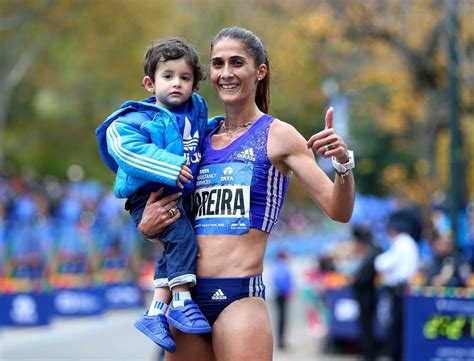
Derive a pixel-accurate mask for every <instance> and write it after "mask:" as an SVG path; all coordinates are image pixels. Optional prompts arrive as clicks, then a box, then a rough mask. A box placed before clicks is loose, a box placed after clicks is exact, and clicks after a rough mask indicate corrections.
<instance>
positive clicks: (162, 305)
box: [148, 286, 171, 316]
mask: <svg viewBox="0 0 474 361" xmlns="http://www.w3.org/2000/svg"><path fill="white" fill-rule="evenodd" d="M170 302H171V292H170V289H169V287H168V286H165V287H157V288H155V291H154V292H153V299H152V300H151V304H150V307H149V308H148V316H155V315H158V314H160V313H163V314H166V311H167V310H168V305H169V303H170Z"/></svg>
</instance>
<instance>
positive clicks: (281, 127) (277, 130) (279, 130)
mask: <svg viewBox="0 0 474 361" xmlns="http://www.w3.org/2000/svg"><path fill="white" fill-rule="evenodd" d="M270 132H271V133H273V135H274V136H277V137H280V136H282V135H286V136H288V135H290V134H299V133H298V131H297V130H296V128H295V127H294V126H293V125H291V124H290V123H288V122H285V121H283V120H280V119H278V118H273V121H272V123H271V124H270Z"/></svg>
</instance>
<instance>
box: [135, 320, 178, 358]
mask: <svg viewBox="0 0 474 361" xmlns="http://www.w3.org/2000/svg"><path fill="white" fill-rule="evenodd" d="M147 312H148V311H147ZM147 312H145V314H143V315H142V316H141V317H140V318H139V319H138V321H137V322H135V327H136V328H137V329H139V330H140V331H141V332H142V333H144V334H145V335H146V336H147V337H148V338H149V339H151V340H152V341H153V342H154V343H156V344H157V345H158V346H161V347H163V348H164V349H165V350H166V351H168V352H175V351H176V344H175V343H174V339H173V336H172V335H171V331H170V326H169V324H168V320H167V319H166V316H165V315H164V314H162V313H160V314H159V315H156V316H148V315H147Z"/></svg>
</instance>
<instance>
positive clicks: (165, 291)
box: [153, 287, 171, 304]
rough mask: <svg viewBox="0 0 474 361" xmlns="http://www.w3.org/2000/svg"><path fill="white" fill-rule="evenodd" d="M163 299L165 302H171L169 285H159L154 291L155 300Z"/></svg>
mask: <svg viewBox="0 0 474 361" xmlns="http://www.w3.org/2000/svg"><path fill="white" fill-rule="evenodd" d="M154 301H161V302H163V303H166V304H169V303H170V302H171V291H170V290H169V288H168V287H157V288H155V292H153V302H154Z"/></svg>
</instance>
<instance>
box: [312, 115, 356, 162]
mask: <svg viewBox="0 0 474 361" xmlns="http://www.w3.org/2000/svg"><path fill="white" fill-rule="evenodd" d="M333 114H334V108H333V107H330V108H329V109H328V110H327V111H326V117H325V127H324V130H322V131H320V132H318V133H316V134H314V135H313V136H311V138H309V140H308V142H307V144H306V146H307V147H308V149H312V150H313V152H314V153H316V154H318V155H320V156H322V157H324V158H329V157H334V158H336V160H337V161H338V162H339V163H342V164H343V163H347V162H348V161H349V155H348V153H347V145H346V143H344V140H343V139H342V138H341V137H339V136H338V135H337V133H336V130H335V129H334V127H333Z"/></svg>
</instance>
